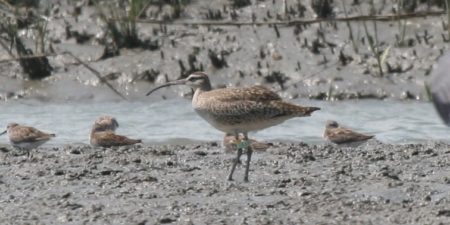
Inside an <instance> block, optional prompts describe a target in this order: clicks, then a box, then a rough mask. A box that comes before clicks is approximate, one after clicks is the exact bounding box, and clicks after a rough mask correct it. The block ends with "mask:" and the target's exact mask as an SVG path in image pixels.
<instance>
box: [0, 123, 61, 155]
mask: <svg viewBox="0 0 450 225" xmlns="http://www.w3.org/2000/svg"><path fill="white" fill-rule="evenodd" d="M5 133H8V137H9V142H10V143H11V145H12V146H13V147H14V148H16V149H19V150H23V151H26V152H27V156H28V157H30V151H31V150H32V149H35V148H37V147H39V146H40V145H42V144H44V143H45V142H47V141H48V140H50V139H51V138H52V137H55V136H56V135H55V134H49V133H45V132H43V131H40V130H38V129H36V128H34V127H27V126H22V125H19V124H17V123H9V124H8V125H7V127H6V130H5V131H4V132H2V133H0V135H3V134H5Z"/></svg>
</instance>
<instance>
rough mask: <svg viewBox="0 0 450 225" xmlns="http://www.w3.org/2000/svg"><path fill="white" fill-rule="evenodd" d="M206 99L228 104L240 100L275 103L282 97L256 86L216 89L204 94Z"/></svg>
mask: <svg viewBox="0 0 450 225" xmlns="http://www.w3.org/2000/svg"><path fill="white" fill-rule="evenodd" d="M203 95H204V97H206V98H208V97H209V98H214V99H215V100H217V101H222V102H228V101H238V100H248V101H257V102H259V101H273V100H281V97H280V96H279V95H278V94H277V93H275V92H273V91H271V90H270V89H268V88H266V87H264V86H260V85H256V86H251V87H243V88H223V89H215V90H212V91H209V92H206V93H203Z"/></svg>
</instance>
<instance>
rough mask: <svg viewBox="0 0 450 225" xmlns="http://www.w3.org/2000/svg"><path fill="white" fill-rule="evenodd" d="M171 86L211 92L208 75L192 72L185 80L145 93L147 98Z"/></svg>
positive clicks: (166, 84)
mask: <svg viewBox="0 0 450 225" xmlns="http://www.w3.org/2000/svg"><path fill="white" fill-rule="evenodd" d="M172 85H188V86H190V87H191V88H192V89H194V90H197V89H201V90H203V91H209V90H211V83H210V82H209V78H208V75H207V74H206V73H204V72H194V73H192V74H191V75H189V76H188V77H186V78H185V79H180V80H175V81H171V82H168V83H165V84H163V85H161V86H158V87H156V88H154V89H152V90H151V91H149V92H148V93H147V96H148V95H150V94H152V93H153V92H155V91H156V90H158V89H160V88H163V87H168V86H172Z"/></svg>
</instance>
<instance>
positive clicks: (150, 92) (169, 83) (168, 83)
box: [146, 79, 186, 96]
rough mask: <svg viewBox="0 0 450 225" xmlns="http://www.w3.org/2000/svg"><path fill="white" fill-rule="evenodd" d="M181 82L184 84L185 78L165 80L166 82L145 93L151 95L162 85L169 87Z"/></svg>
mask: <svg viewBox="0 0 450 225" xmlns="http://www.w3.org/2000/svg"><path fill="white" fill-rule="evenodd" d="M181 84H186V79H181V80H175V81H171V82H167V83H165V84H163V85H161V86H158V87H155V88H153V89H152V90H150V91H149V92H148V93H147V94H146V96H149V95H151V94H152V93H153V92H155V91H157V90H159V89H161V88H163V87H169V86H172V85H181Z"/></svg>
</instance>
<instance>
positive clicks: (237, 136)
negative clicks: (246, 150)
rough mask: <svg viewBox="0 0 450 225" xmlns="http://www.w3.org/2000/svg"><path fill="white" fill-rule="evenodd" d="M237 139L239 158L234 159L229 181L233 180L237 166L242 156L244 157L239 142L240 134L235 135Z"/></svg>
mask: <svg viewBox="0 0 450 225" xmlns="http://www.w3.org/2000/svg"><path fill="white" fill-rule="evenodd" d="M235 138H236V141H237V142H236V147H237V156H236V159H234V161H233V165H232V166H231V170H230V174H228V180H233V173H234V170H235V169H236V165H237V164H238V162H239V161H240V159H241V155H242V147H241V145H240V142H239V134H238V133H236V134H235Z"/></svg>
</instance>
